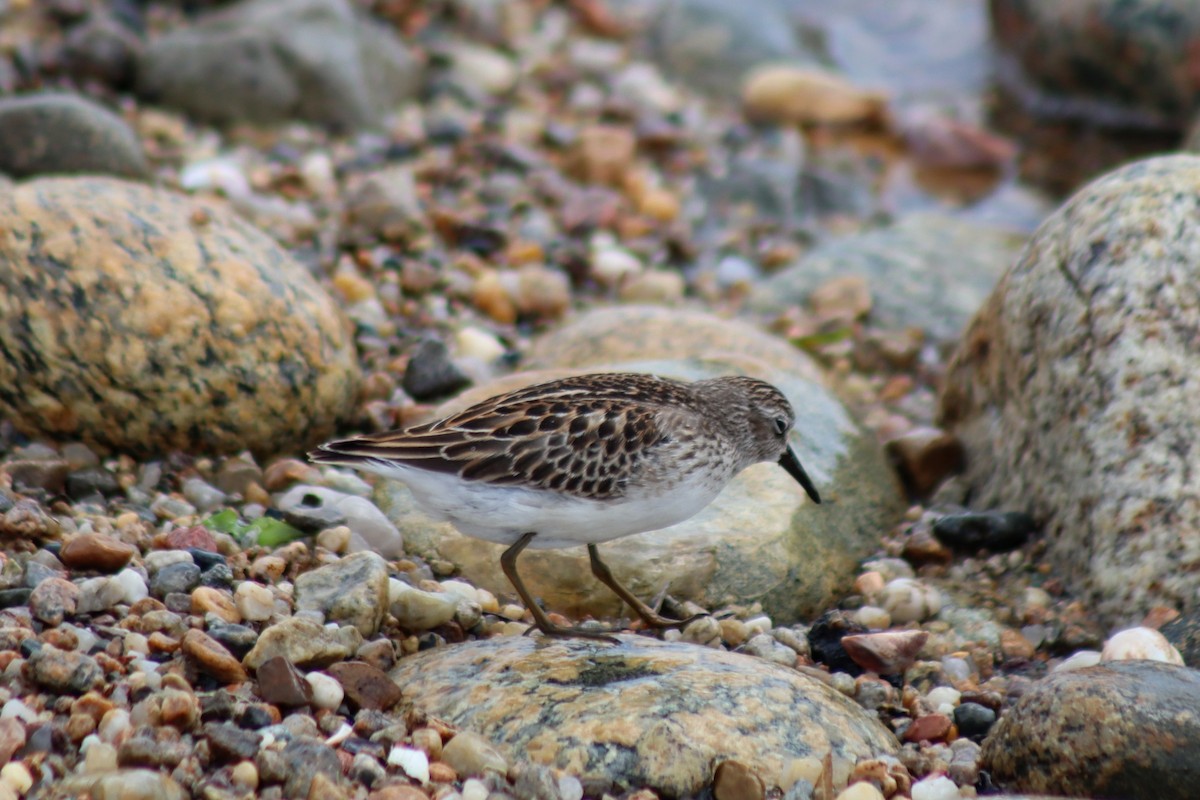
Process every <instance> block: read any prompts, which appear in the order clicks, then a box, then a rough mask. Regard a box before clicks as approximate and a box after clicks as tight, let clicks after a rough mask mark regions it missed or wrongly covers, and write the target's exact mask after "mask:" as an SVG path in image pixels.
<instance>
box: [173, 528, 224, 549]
mask: <svg viewBox="0 0 1200 800" xmlns="http://www.w3.org/2000/svg"><path fill="white" fill-rule="evenodd" d="M166 539H167V547H166V549H168V550H187V549H188V548H190V547H194V548H196V549H197V550H205V551H207V552H209V553H215V552H217V539H216V537H215V536H213V535H212V531H210V530H209V529H208V528H206V527H204V526H203V525H193V526H192V527H190V528H176V529H175V530H173V531H171V532H170V533H168V534H167V537H166Z"/></svg>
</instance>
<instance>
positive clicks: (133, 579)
mask: <svg viewBox="0 0 1200 800" xmlns="http://www.w3.org/2000/svg"><path fill="white" fill-rule="evenodd" d="M113 581H114V582H116V583H117V584H119V585H120V586H121V591H122V594H121V602H122V603H125V604H127V605H133V604H134V603H137V602H138V601H140V600H145V599H146V598H147V597H149V596H150V587H148V586H147V585H146V579H145V578H143V577H142V575H141V573H140V572H138V571H137V570H133V569H123V570H121V571H120V572H118V573H117V574H116V575H115V576H114V577H113Z"/></svg>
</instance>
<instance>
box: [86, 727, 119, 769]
mask: <svg viewBox="0 0 1200 800" xmlns="http://www.w3.org/2000/svg"><path fill="white" fill-rule="evenodd" d="M87 738H88V739H90V740H91V741H92V743H91V745H89V746H88V749H87V754H86V755H85V756H84V759H83V765H82V770H81V771H82V772H83V773H84V774H85V775H98V774H100V773H104V772H116V770H117V748H116V746H115V745H112V744H109V743H108V742H102V741H100V740H99V739H97V738H96V737H94V736H89V737H87Z"/></svg>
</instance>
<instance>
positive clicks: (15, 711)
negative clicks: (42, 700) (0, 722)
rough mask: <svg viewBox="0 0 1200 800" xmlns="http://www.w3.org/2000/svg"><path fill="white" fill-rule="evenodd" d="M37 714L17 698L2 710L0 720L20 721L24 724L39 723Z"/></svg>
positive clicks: (6, 704)
mask: <svg viewBox="0 0 1200 800" xmlns="http://www.w3.org/2000/svg"><path fill="white" fill-rule="evenodd" d="M37 718H38V715H37V712H36V711H34V710H33V709H32V708H30V707H29V706H27V705H25V704H24V703H22V702H21V701H20V700H18V699H16V698H15V697H14V698H13V699H12V700H9V701H8V702H7V703H5V704H4V708H2V709H0V719H19V720H21V721H22V722H28V723H33V722H37Z"/></svg>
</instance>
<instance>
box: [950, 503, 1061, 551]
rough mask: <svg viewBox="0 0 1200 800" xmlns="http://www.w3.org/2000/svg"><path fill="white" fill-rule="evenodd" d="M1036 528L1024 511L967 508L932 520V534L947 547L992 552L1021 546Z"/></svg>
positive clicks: (1031, 518)
mask: <svg viewBox="0 0 1200 800" xmlns="http://www.w3.org/2000/svg"><path fill="white" fill-rule="evenodd" d="M1035 530H1037V524H1036V523H1035V522H1034V521H1033V517H1031V516H1029V515H1028V514H1026V513H1025V512H1023V511H978V512H976V511H968V512H966V513H963V514H947V515H946V516H944V517H942V518H941V519H939V520H937V521H936V522H934V523H933V535H934V536H936V537H937V539H938V541H939V542H941V543H942V544H944V545H946V546H947V547H953V548H955V549H957V550H980V549H986V550H991V551H992V552H993V553H1001V552H1004V551H1006V550H1012V549H1014V548H1016V547H1020V546H1021V545H1022V544H1024V543H1025V540H1026V539H1028V538H1029V536H1030V534H1032V533H1033V532H1034V531H1035Z"/></svg>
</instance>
